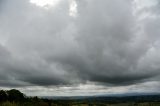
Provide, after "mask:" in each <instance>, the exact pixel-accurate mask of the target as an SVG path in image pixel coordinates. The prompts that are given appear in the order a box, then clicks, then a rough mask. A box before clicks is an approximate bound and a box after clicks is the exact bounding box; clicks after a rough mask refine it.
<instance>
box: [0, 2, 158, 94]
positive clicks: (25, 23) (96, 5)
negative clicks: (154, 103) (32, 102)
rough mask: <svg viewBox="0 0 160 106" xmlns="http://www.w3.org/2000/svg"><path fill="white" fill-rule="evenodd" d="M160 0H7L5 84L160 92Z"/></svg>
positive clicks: (26, 88) (0, 20)
mask: <svg viewBox="0 0 160 106" xmlns="http://www.w3.org/2000/svg"><path fill="white" fill-rule="evenodd" d="M159 28H160V2H159V0H0V89H12V88H15V89H19V90H20V91H22V92H23V93H25V94H26V95H29V96H35V95H37V96H85V95H87V96H88V95H101V94H106V95H107V94H123V93H152V92H158V93H160V92H159V91H160V30H159Z"/></svg>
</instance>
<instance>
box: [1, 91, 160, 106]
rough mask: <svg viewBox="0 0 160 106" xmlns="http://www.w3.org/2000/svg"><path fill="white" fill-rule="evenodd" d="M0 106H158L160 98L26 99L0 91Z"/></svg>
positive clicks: (15, 93)
mask: <svg viewBox="0 0 160 106" xmlns="http://www.w3.org/2000/svg"><path fill="white" fill-rule="evenodd" d="M0 106H160V96H159V95H152V96H151V95H150V96H128V97H88V98H81V99H57V100H53V99H44V98H38V97H27V96H25V95H24V94H23V93H21V92H20V91H18V90H15V89H12V90H9V91H4V90H0Z"/></svg>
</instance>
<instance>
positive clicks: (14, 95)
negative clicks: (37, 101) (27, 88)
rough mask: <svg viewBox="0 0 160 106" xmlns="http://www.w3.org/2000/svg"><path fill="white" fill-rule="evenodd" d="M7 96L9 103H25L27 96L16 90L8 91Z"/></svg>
mask: <svg viewBox="0 0 160 106" xmlns="http://www.w3.org/2000/svg"><path fill="white" fill-rule="evenodd" d="M7 95H8V99H9V101H15V102H23V101H24V100H25V95H24V94H23V93H21V92H20V91H19V90H16V89H11V90H9V91H7Z"/></svg>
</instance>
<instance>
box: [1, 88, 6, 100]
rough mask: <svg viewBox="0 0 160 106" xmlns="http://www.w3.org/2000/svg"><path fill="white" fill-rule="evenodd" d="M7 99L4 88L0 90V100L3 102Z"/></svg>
mask: <svg viewBox="0 0 160 106" xmlns="http://www.w3.org/2000/svg"><path fill="white" fill-rule="evenodd" d="M6 100H7V94H6V92H5V91H4V90H0V102H4V101H6Z"/></svg>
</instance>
